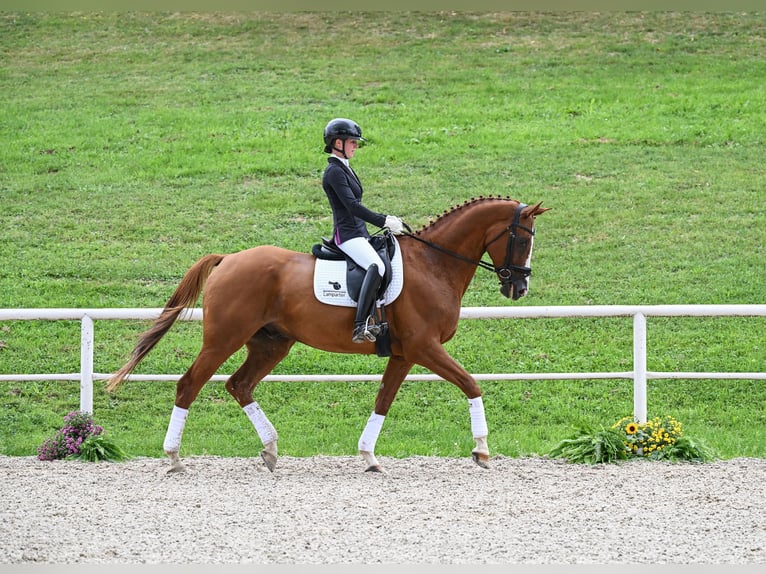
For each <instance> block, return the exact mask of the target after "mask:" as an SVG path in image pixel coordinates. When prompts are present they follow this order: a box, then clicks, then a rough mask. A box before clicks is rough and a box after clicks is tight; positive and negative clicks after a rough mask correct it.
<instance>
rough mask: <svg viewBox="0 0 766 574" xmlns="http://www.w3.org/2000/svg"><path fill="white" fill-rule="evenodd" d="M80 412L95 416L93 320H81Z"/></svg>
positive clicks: (85, 318) (85, 316)
mask: <svg viewBox="0 0 766 574" xmlns="http://www.w3.org/2000/svg"><path fill="white" fill-rule="evenodd" d="M80 410H81V411H85V412H88V413H91V414H93V319H91V318H90V317H89V316H88V315H83V316H82V319H81V320H80Z"/></svg>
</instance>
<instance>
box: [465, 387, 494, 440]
mask: <svg viewBox="0 0 766 574" xmlns="http://www.w3.org/2000/svg"><path fill="white" fill-rule="evenodd" d="M468 412H469V413H470V415H471V432H473V437H474V438H477V437H480V436H487V434H489V431H488V430H487V419H486V417H485V416H484V401H482V400H481V397H476V398H475V399H468Z"/></svg>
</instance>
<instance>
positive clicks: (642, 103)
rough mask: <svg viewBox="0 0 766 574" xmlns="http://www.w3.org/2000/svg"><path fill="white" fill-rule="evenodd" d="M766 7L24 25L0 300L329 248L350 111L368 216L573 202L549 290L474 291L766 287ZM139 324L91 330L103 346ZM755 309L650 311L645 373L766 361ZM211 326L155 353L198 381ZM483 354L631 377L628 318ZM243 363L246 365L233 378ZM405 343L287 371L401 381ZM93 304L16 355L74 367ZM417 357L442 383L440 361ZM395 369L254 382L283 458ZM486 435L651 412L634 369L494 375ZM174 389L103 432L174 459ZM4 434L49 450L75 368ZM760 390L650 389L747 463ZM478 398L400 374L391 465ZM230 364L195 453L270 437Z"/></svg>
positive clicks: (551, 330)
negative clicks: (330, 166)
mask: <svg viewBox="0 0 766 574" xmlns="http://www.w3.org/2000/svg"><path fill="white" fill-rule="evenodd" d="M765 50H766V17H765V16H764V15H763V14H758V13H750V14H747V13H715V14H706V13H688V12H684V13H659V12H652V13H640V12H632V13H619V12H609V13H587V12H577V13H565V12H556V13H546V14H543V13H525V12H510V13H499V14H489V13H486V14H485V13H404V12H393V13H385V12H382V13H381V12H375V13H362V12H358V13H340V12H326V13H325V12H315V13H227V14H212V13H211V14H194V13H174V14H170V13H151V14H145V13H77V14H64V13H30V14H27V13H3V14H0V54H2V57H0V88H2V89H0V134H2V136H0V137H2V146H0V247H1V248H0V308H5V307H10V308H34V307H161V306H162V305H163V304H164V303H165V301H166V300H167V298H168V297H169V295H170V293H171V292H172V290H173V289H174V287H175V285H176V283H177V282H178V280H179V279H180V277H181V276H182V275H183V273H184V272H185V271H186V269H187V268H188V267H189V266H190V265H191V264H192V263H193V262H194V261H195V260H196V259H197V258H199V257H200V256H202V255H204V254H207V253H210V252H221V253H226V252H231V251H237V250H240V249H243V248H246V247H250V246H252V245H257V244H274V245H280V246H284V247H287V248H291V249H295V250H299V251H307V250H308V249H310V246H311V245H312V244H313V243H314V242H316V241H317V240H318V238H319V237H321V236H322V235H327V234H328V232H329V228H330V224H331V220H330V217H329V209H328V207H327V205H326V199H325V197H324V194H323V192H322V190H321V186H320V178H321V173H322V170H323V167H324V164H325V158H324V155H323V154H322V153H321V148H322V142H321V132H322V128H323V127H324V125H325V123H326V122H327V121H328V120H329V119H330V118H332V117H337V116H342V117H351V118H354V119H355V120H356V121H357V122H359V123H360V125H361V126H362V128H363V130H364V133H365V137H367V138H368V139H369V142H368V143H367V145H365V146H364V147H363V148H362V149H361V150H360V152H359V153H358V155H357V157H356V158H355V163H354V165H355V167H356V169H357V171H358V172H359V173H360V175H361V177H362V179H363V181H364V184H365V189H366V194H365V203H366V204H367V205H368V206H369V207H371V208H372V209H377V210H379V211H387V212H390V213H394V214H396V215H399V216H401V217H402V218H403V219H404V220H405V221H406V222H407V223H409V224H410V225H411V226H412V227H414V228H418V227H420V226H422V225H426V224H427V223H428V222H429V221H430V220H432V219H434V218H435V217H437V216H438V215H439V214H440V213H441V212H443V211H444V210H446V209H448V208H450V207H451V206H453V205H455V204H458V203H462V202H463V201H464V200H466V199H469V198H471V197H475V196H478V195H490V194H493V195H494V194H502V195H510V196H513V197H517V198H519V199H521V200H522V201H524V202H526V203H533V202H537V201H544V205H546V206H549V207H553V210H552V211H550V212H548V213H546V214H545V215H544V216H541V217H540V218H539V219H538V222H537V229H538V236H537V240H536V243H535V253H534V260H533V270H534V271H533V277H532V282H531V292H530V294H529V296H528V297H526V298H525V299H523V300H520V301H519V302H517V303H510V302H508V301H506V300H505V299H503V298H502V297H501V295H500V294H499V292H498V288H497V281H496V279H495V278H494V277H493V276H491V274H488V273H485V272H483V271H479V272H478V273H477V275H476V277H475V279H474V281H473V282H472V284H471V286H470V288H469V290H468V292H467V294H466V296H465V298H464V300H463V304H464V305H465V306H485V305H492V306H494V305H506V304H513V305H585V304H603V305H611V304H681V303H695V304H714V303H763V302H764V300H766V281H765V280H766V272H765V271H764V264H763V262H764V261H765V260H766V252H765V246H766V199H764V193H763V190H764V188H765V187H766V174H765V172H764V170H763V158H764V157H766V153H765V152H766V146H765V144H764V134H766V111H764V110H766V92H765V91H764V90H763V85H764V82H765V81H766V62H765V61H764V60H763V54H764V51H765ZM145 328H146V324H145V323H142V322H130V321H102V322H98V323H97V325H96V349H95V351H96V365H95V369H96V370H97V371H99V372H113V371H115V370H116V369H117V368H119V367H120V366H121V365H122V364H123V362H124V361H125V359H126V357H127V355H128V353H129V352H130V350H131V349H132V346H133V344H134V343H135V340H136V337H137V335H138V333H140V332H141V331H142V330H143V329H145ZM764 332H765V331H764V329H763V321H762V319H759V318H716V319H711V318H667V319H665V318H651V319H649V332H648V340H649V357H648V361H649V365H648V367H649V369H650V370H661V371H673V370H679V371H707V370H710V371H737V372H739V371H763V369H764V366H765V365H766V336H765V335H764ZM199 333H200V325H199V324H186V323H184V324H178V325H176V326H175V327H174V329H173V330H172V331H171V332H170V333H169V334H168V336H167V337H166V338H165V339H164V340H163V341H162V342H161V343H160V345H158V347H157V348H156V349H155V350H154V351H153V352H152V353H151V354H150V355H149V356H148V357H147V359H146V361H145V362H144V363H143V364H142V365H141V367H140V369H139V370H140V372H144V373H181V372H183V371H184V370H185V369H186V368H187V367H188V366H189V364H190V363H191V361H192V360H193V358H194V356H195V355H196V352H197V350H198V348H199V345H200V337H199ZM448 349H449V351H450V352H451V353H452V354H453V356H455V357H456V358H457V359H458V360H459V361H460V362H461V363H462V364H463V365H464V366H465V367H466V368H467V369H468V370H469V371H471V372H474V373H490V372H508V371H512V372H569V371H602V370H618V371H623V370H630V369H631V368H632V366H631V365H632V360H631V353H632V335H631V322H630V319H629V318H626V319H622V318H620V319H540V320H537V319H530V320H513V321H494V320H493V321H464V322H463V323H462V324H461V326H460V329H459V330H458V334H457V336H456V337H455V339H454V340H452V341H450V342H449V343H448ZM240 359H241V355H238V356H236V357H234V358H232V359H231V360H230V361H228V362H227V364H226V365H224V366H223V367H222V369H221V372H225V373H228V372H232V371H233V369H234V368H236V365H237V361H238V360H240ZM384 365H385V361H384V360H383V359H380V358H377V357H363V356H337V355H330V354H327V353H323V352H320V351H316V350H313V349H309V348H306V347H303V346H300V345H297V346H296V347H295V348H294V350H293V351H292V352H291V354H290V355H289V356H288V357H287V359H285V361H284V362H283V363H282V364H280V365H279V366H278V367H277V369H276V371H275V372H279V373H370V372H382V370H383V368H384ZM78 370H79V325H78V324H77V323H76V322H67V321H61V322H24V321H6V322H2V323H0V373H45V372H50V373H54V372H77V371H78ZM414 372H422V370H421V369H415V370H414ZM376 387H377V385H376V384H375V383H340V382H338V383H273V382H268V383H264V384H262V385H261V386H259V388H258V391H257V399H258V401H259V403H260V404H261V405H262V406H263V408H264V409H265V410H266V412H267V413H268V415H269V417H270V418H271V419H272V421H273V422H274V423H275V425H276V426H277V428H278V430H279V432H280V452H282V453H284V454H290V455H295V456H310V455H312V454H316V453H327V454H351V453H355V452H356V441H357V439H358V437H359V433H360V432H361V430H362V428H363V426H364V422H365V420H366V418H367V417H368V416H369V413H370V411H371V409H372V406H373V400H374V395H375V391H376ZM482 389H483V391H484V396H485V405H486V408H487V418H488V422H489V425H490V433H491V434H490V448H491V450H492V452H493V453H500V454H505V455H507V456H522V455H526V454H530V453H543V452H547V451H548V450H549V449H550V448H551V447H552V446H553V445H554V444H556V443H557V442H558V441H559V440H561V439H563V438H565V437H567V436H569V434H570V433H571V430H572V428H575V427H577V426H579V425H581V424H585V425H590V426H595V427H597V426H599V425H607V426H608V425H611V424H612V423H613V422H615V421H616V420H618V419H620V418H622V417H623V416H626V415H629V414H631V412H632V406H633V405H632V383H631V381H629V380H626V381H623V380H617V381H566V382H565V381H498V382H484V383H483V384H482ZM173 399H174V384H173V383H141V382H128V383H126V384H125V385H123V387H122V388H121V389H120V391H119V392H118V393H117V394H116V395H114V396H109V395H107V394H106V393H105V392H104V391H103V388H100V386H99V385H98V384H97V388H96V393H95V397H94V412H95V416H96V420H97V422H99V423H100V424H103V426H105V428H106V429H107V432H109V433H110V435H113V436H114V438H116V439H117V440H118V442H119V444H120V445H121V446H123V448H125V450H127V451H128V452H131V453H132V454H141V455H149V456H162V452H161V445H162V439H163V436H164V432H165V428H166V425H167V421H168V417H169V413H170V409H171V408H172V404H173ZM0 400H1V402H0V404H1V405H2V409H0V453H3V454H11V455H32V454H34V453H35V449H36V447H37V446H38V445H39V444H40V443H41V442H42V441H43V440H44V439H45V438H46V437H47V436H49V435H50V434H51V432H53V431H54V430H55V429H56V428H58V427H59V426H60V424H61V419H62V417H63V416H64V415H65V414H66V413H67V412H69V411H70V410H73V409H76V408H77V407H78V406H79V383H68V382H63V383H62V382H46V381H43V382H32V383H27V382H24V383H0ZM765 401H766V387H765V386H764V385H763V383H762V382H761V381H705V380H691V381H687V380H667V381H666V380H661V381H650V384H649V397H648V404H649V411H650V412H649V415H650V416H655V415H659V416H661V415H665V414H668V415H672V416H674V417H675V418H676V419H678V420H680V421H682V423H683V424H684V428H685V429H686V432H687V433H688V434H689V435H690V436H694V437H698V438H700V439H702V440H704V441H705V443H706V444H708V445H710V446H711V447H713V448H714V449H715V450H716V451H717V452H718V453H719V454H720V455H721V456H722V457H724V458H729V457H735V456H755V457H764V456H766V450H765V449H766V447H765V446H764V445H766V431H764V430H763V429H764V428H766V415H764V410H763V408H762V405H763V404H764V402H765ZM471 446H472V440H471V437H470V427H469V423H468V413H467V405H466V402H465V399H464V397H463V396H462V395H461V394H460V392H459V391H458V390H457V388H455V387H453V386H452V385H449V384H447V383H430V382H424V383H420V382H412V383H405V385H404V386H403V387H402V390H401V391H400V394H399V396H398V397H397V400H396V402H395V403H394V406H393V408H392V410H391V412H390V413H389V416H388V418H387V420H386V424H385V426H384V429H383V432H382V434H381V438H380V440H379V441H378V451H379V452H378V454H381V455H392V456H408V455H412V454H428V455H439V456H466V455H467V453H468V451H469V450H470V448H471ZM259 448H260V444H259V441H258V439H257V435H256V434H255V432H254V430H253V429H252V427H251V425H250V423H249V422H248V421H247V419H246V417H245V416H244V415H243V413H242V412H241V410H240V409H239V408H238V407H237V406H236V404H235V403H234V401H233V400H232V399H231V398H229V397H228V396H227V395H226V393H225V391H224V390H223V385H222V384H220V383H211V384H209V385H208V386H207V387H206V388H205V389H204V390H203V393H202V395H201V396H200V398H199V399H198V401H197V402H196V403H195V404H194V405H193V407H192V415H191V416H190V418H189V423H188V425H187V430H186V432H185V434H184V441H183V444H182V455H189V454H197V453H209V454H217V455H223V456H251V455H255V454H256V453H257V452H258V450H259Z"/></svg>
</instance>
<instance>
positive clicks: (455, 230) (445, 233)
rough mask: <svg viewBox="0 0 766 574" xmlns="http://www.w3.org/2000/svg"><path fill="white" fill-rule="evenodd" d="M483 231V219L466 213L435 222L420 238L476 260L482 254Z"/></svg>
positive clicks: (469, 212)
mask: <svg viewBox="0 0 766 574" xmlns="http://www.w3.org/2000/svg"><path fill="white" fill-rule="evenodd" d="M472 211H476V210H472ZM485 229H486V220H485V218H483V217H481V215H480V214H479V213H472V212H471V211H466V212H464V213H460V214H453V215H452V216H450V217H446V218H444V219H443V220H441V221H437V222H436V223H434V224H433V225H432V226H431V227H429V228H427V229H425V230H423V231H422V232H421V237H422V238H423V239H424V240H426V241H429V242H431V243H433V244H434V245H438V246H440V247H443V248H444V249H447V250H449V251H452V252H454V253H458V254H459V255H461V256H463V257H466V258H468V259H473V260H477V259H480V258H481V256H482V255H483V254H484V232H485Z"/></svg>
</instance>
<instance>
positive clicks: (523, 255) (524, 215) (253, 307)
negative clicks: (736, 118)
mask: <svg viewBox="0 0 766 574" xmlns="http://www.w3.org/2000/svg"><path fill="white" fill-rule="evenodd" d="M548 209H550V208H542V207H540V203H538V204H537V205H532V206H528V205H525V204H523V203H521V202H519V201H517V200H514V199H510V198H500V197H480V198H478V199H472V200H470V201H466V202H465V203H464V204H462V205H459V206H456V207H453V208H452V209H451V210H449V211H445V212H444V213H443V214H442V215H441V216H440V217H438V218H437V219H436V220H435V221H432V222H431V223H430V224H429V225H428V226H426V227H424V228H423V229H421V230H419V231H417V232H416V233H414V234H413V233H406V234H404V235H402V236H400V237H399V241H398V243H399V248H400V250H401V255H402V262H403V269H404V275H405V280H404V284H403V286H402V290H401V293H400V294H399V296H398V297H397V298H396V299H395V300H394V301H392V302H390V303H389V304H388V305H386V308H385V311H386V318H387V320H388V325H389V336H390V356H389V359H388V363H387V365H386V368H385V372H384V373H383V378H382V381H381V384H380V387H379V389H378V393H377V396H376V398H375V407H374V410H373V412H372V414H371V416H370V418H369V419H368V421H367V424H366V426H365V428H364V431H363V433H362V435H361V437H360V439H359V445H358V446H359V453H360V455H361V456H362V458H363V459H364V461H365V463H366V464H367V469H366V470H368V471H373V472H381V471H382V468H381V466H380V464H379V462H378V460H377V459H376V457H375V452H374V448H375V442H376V440H377V438H378V435H379V433H380V430H381V428H382V425H383V420H384V418H385V416H386V415H387V413H388V411H389V409H390V408H391V404H392V402H393V401H394V397H396V394H397V392H398V391H399V387H400V386H401V384H402V381H404V379H405V377H406V376H407V373H408V372H409V371H410V369H411V368H412V367H413V366H414V365H416V364H417V365H421V366H423V367H425V368H426V369H429V370H430V371H432V372H433V373H435V374H436V375H437V376H439V377H440V378H443V379H444V380H446V381H449V382H450V383H453V384H454V385H456V386H457V387H458V388H459V389H460V390H461V391H463V393H464V394H465V396H466V397H467V399H468V408H469V416H470V421H471V430H472V433H473V438H474V440H475V443H476V446H475V448H474V449H473V450H472V458H473V460H474V461H475V462H476V464H478V465H479V466H481V467H483V468H488V467H489V447H488V444H487V433H488V430H487V423H486V419H485V415H484V405H483V402H482V396H481V389H480V388H479V385H478V384H477V383H476V380H475V379H474V378H473V377H472V376H471V375H470V374H469V373H468V372H466V370H465V369H464V368H463V367H461V366H460V365H459V364H458V363H457V362H456V361H455V360H454V359H453V358H452V357H451V356H450V355H449V354H448V353H447V351H446V350H445V349H444V347H443V344H444V343H445V342H446V341H448V340H450V339H451V338H452V337H453V335H454V334H455V332H456V330H457V326H458V319H459V316H460V309H461V300H462V298H463V295H464V293H465V292H466V290H467V289H468V285H469V284H470V282H471V280H472V278H473V276H474V274H475V273H476V268H477V267H482V268H486V269H489V270H491V271H493V272H495V273H496V274H497V277H498V278H499V280H500V285H501V287H500V291H501V293H502V294H503V295H504V296H505V297H511V298H513V299H514V300H516V299H518V298H519V297H522V296H524V295H525V294H526V292H527V289H528V285H529V283H528V281H529V279H528V277H529V273H530V269H529V262H530V259H531V254H532V244H533V239H534V219H535V217H536V216H538V215H540V214H541V213H544V212H545V211H548ZM485 253H487V254H488V255H489V257H490V258H491V260H492V263H491V264H490V263H489V262H486V261H484V260H482V257H483V255H484V254H485ZM315 261H316V258H315V257H314V255H310V254H307V253H297V252H294V251H289V250H287V249H282V248H280V247H275V246H270V245H263V246H258V247H253V248H250V249H246V250H244V251H240V252H238V253H232V254H229V255H207V256H205V257H202V258H201V259H199V260H198V261H197V262H196V263H194V265H192V267H191V268H190V269H189V270H188V271H187V273H186V274H185V275H184V277H183V279H182V280H181V282H180V283H179V285H178V287H177V288H176V290H175V292H174V293H173V295H172V296H171V297H170V299H169V300H168V302H167V304H166V305H165V307H164V309H163V311H162V313H161V314H160V316H159V317H158V318H157V320H156V321H155V322H154V324H153V325H152V326H151V327H150V329H149V330H147V331H146V332H145V333H143V334H142V335H141V336H140V338H139V341H138V343H137V344H136V346H135V349H134V350H133V352H132V355H131V358H130V360H129V361H128V362H127V363H126V364H125V365H124V366H123V367H122V368H121V369H120V370H119V371H118V372H117V373H115V374H114V375H113V376H112V377H111V378H110V379H109V382H108V384H107V390H108V391H110V392H111V391H114V390H115V389H116V388H117V387H118V385H119V384H120V383H121V382H122V381H123V379H125V378H126V377H127V376H128V375H129V374H130V373H131V372H133V370H134V369H135V367H136V366H137V365H138V364H139V362H141V360H142V359H143V358H144V357H145V356H146V355H147V353H149V351H151V350H152V348H153V347H154V346H155V345H156V344H157V342H158V341H159V340H160V339H161V338H162V337H163V336H164V335H165V333H167V331H168V330H169V329H170V327H171V326H172V325H173V323H174V322H175V321H176V319H177V318H178V317H179V315H181V313H182V312H183V311H184V309H186V308H188V307H190V306H191V305H194V304H195V302H196V301H197V299H198V297H199V295H200V293H201V292H202V290H203V288H204V289H205V295H204V298H203V303H202V310H203V318H202V325H203V326H202V348H201V350H200V352H199V354H198V356H197V358H196V359H195V360H194V362H193V363H192V365H191V367H190V368H189V369H188V370H187V371H186V372H185V373H184V374H183V376H181V378H180V379H179V380H178V383H177V386H176V400H175V406H174V408H173V412H172V413H171V417H170V423H169V425H168V430H167V434H166V436H165V442H164V445H163V446H164V450H165V452H166V454H167V455H168V457H169V458H170V461H171V467H170V470H169V471H168V472H176V471H182V470H184V466H183V464H182V463H181V460H180V458H179V450H180V446H181V436H182V434H183V429H184V426H185V424H186V417H187V415H188V412H189V407H190V406H191V404H192V403H193V402H194V400H195V399H196V398H197V395H198V393H199V392H200V390H201V389H202V387H203V386H204V385H205V383H206V382H207V381H208V380H210V378H211V377H212V376H213V374H214V373H215V372H216V370H217V369H218V368H219V367H220V366H221V365H222V364H223V363H224V362H225V361H226V360H227V359H228V358H229V357H230V356H231V355H233V354H234V353H235V352H236V351H238V350H239V349H241V348H242V347H243V346H246V347H247V356H246V358H245V361H244V363H243V364H242V365H241V366H240V367H239V369H237V371H236V372H235V373H234V374H233V375H232V376H231V377H230V378H229V379H228V380H227V381H226V390H227V391H228V392H229V393H230V394H231V395H232V396H233V397H234V399H235V400H236V401H237V402H238V403H239V405H240V406H241V407H242V408H243V410H244V411H245V413H246V414H247V415H248V418H249V419H250V420H251V422H252V423H253V426H254V427H255V430H256V432H257V433H258V436H259V438H260V439H261V442H262V443H263V446H264V449H263V451H262V452H261V457H262V458H263V460H264V462H265V464H266V466H267V467H268V468H269V470H271V471H272V472H273V470H274V468H275V465H276V462H277V432H276V430H275V428H274V426H273V425H272V424H271V422H270V421H269V419H268V418H267V417H266V415H265V414H264V412H263V410H261V407H260V406H259V405H258V403H257V402H255V400H254V399H253V392H254V390H255V387H256V386H257V385H258V383H259V382H260V381H261V380H262V379H263V377H265V376H266V375H267V374H268V373H269V372H270V371H271V370H272V369H273V368H274V367H275V366H276V365H277V364H278V363H279V362H280V361H281V360H282V359H284V358H285V356H286V355H287V353H288V352H289V351H290V348H291V347H292V346H293V345H294V344H295V343H296V341H300V342H301V343H303V344H305V345H309V346H311V347H315V348H317V349H321V350H324V351H329V352H334V353H361V354H373V353H375V352H376V347H375V343H371V342H365V343H361V344H360V343H353V342H352V341H351V330H352V324H353V320H354V313H355V309H353V308H343V307H337V306H332V305H328V304H325V303H321V302H319V301H318V300H317V299H316V298H315V296H314V293H313V289H312V286H313V283H312V281H313V273H314V264H315Z"/></svg>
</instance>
